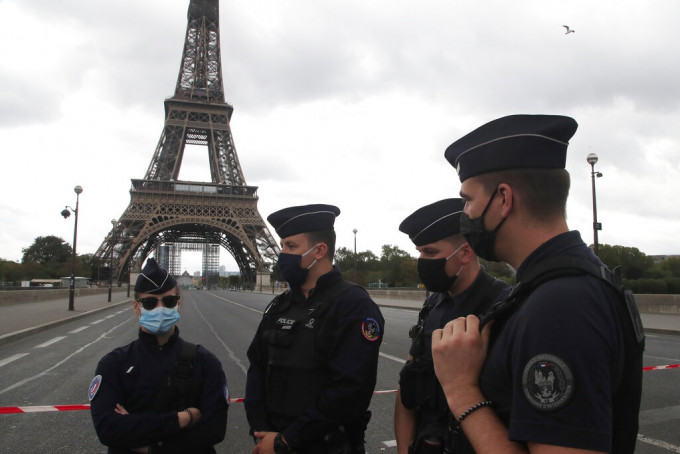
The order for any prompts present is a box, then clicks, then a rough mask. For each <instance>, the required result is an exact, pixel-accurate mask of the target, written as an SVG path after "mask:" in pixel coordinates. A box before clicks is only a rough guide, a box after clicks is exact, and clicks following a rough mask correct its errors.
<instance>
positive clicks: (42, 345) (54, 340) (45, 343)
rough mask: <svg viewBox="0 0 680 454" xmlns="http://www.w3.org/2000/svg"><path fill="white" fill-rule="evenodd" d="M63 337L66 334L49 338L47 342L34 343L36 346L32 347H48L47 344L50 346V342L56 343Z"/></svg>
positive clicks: (64, 337)
mask: <svg viewBox="0 0 680 454" xmlns="http://www.w3.org/2000/svg"><path fill="white" fill-rule="evenodd" d="M64 339H66V336H59V337H55V338H54V339H50V340H48V341H47V342H44V343H42V344H40V345H36V346H35V347H33V348H45V347H48V346H50V345H52V344H56V343H57V342H59V341H60V340H64Z"/></svg>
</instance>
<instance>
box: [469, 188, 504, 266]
mask: <svg viewBox="0 0 680 454" xmlns="http://www.w3.org/2000/svg"><path fill="white" fill-rule="evenodd" d="M497 192H498V188H496V189H494V191H493V194H491V198H490V199H489V202H488V203H487V204H486V207H485V208H484V211H482V215H481V216H479V217H477V218H474V219H470V217H469V216H468V215H467V214H465V213H461V214H460V233H461V235H463V236H464V237H465V239H466V240H467V242H468V243H470V247H472V250H473V251H475V254H477V256H478V257H481V258H483V259H484V260H489V261H491V262H499V261H500V260H499V259H498V257H496V253H495V252H494V248H495V246H496V232H498V229H500V228H501V226H502V225H503V223H504V222H505V219H506V218H503V219H502V220H501V222H499V223H498V225H497V226H496V228H495V229H493V230H487V229H486V227H484V215H485V214H486V211H487V210H488V209H489V207H490V206H491V201H492V200H493V198H494V197H495V196H496V193H497Z"/></svg>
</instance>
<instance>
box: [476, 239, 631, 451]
mask: <svg viewBox="0 0 680 454" xmlns="http://www.w3.org/2000/svg"><path fill="white" fill-rule="evenodd" d="M564 255H569V256H579V257H584V258H586V259H588V260H590V261H592V262H594V263H596V264H598V265H600V264H601V262H600V261H599V260H598V259H597V257H595V256H594V254H593V253H592V251H591V250H590V249H589V248H588V247H587V246H586V245H585V243H584V242H583V241H582V240H581V237H580V235H579V233H578V232H576V231H572V232H567V233H563V234H561V235H559V236H557V237H554V238H552V239H551V240H549V241H548V242H546V243H544V244H543V245H541V246H540V247H539V248H538V249H536V250H535V251H534V252H533V253H532V254H531V255H530V256H529V257H528V258H527V259H526V260H525V261H524V263H522V266H521V267H520V269H519V270H518V271H517V279H518V281H521V280H522V278H523V276H524V275H526V274H527V273H529V272H531V269H532V267H533V266H535V265H536V264H538V263H539V262H540V261H541V260H542V259H545V258H547V257H552V256H564ZM614 304H616V301H615V300H614V299H613V296H612V294H611V292H609V291H608V289H607V288H606V287H605V285H603V283H602V282H601V281H600V280H599V279H597V278H596V277H594V276H588V275H583V276H572V277H563V278H556V279H551V280H549V281H547V282H545V283H543V284H542V285H540V286H539V287H538V288H537V289H536V290H535V291H533V292H532V293H531V294H530V295H529V296H528V297H527V298H526V300H525V301H524V302H523V303H522V305H521V306H520V307H519V308H518V309H517V311H516V312H515V313H514V314H513V315H511V316H510V318H509V319H508V320H507V321H506V322H505V325H504V326H503V327H502V329H500V330H499V332H498V331H495V330H496V328H501V327H500V326H499V327H495V326H494V331H495V332H496V333H498V334H497V338H496V339H495V340H494V342H493V345H492V348H491V349H490V351H489V353H488V357H487V358H488V359H487V362H486V364H485V366H484V370H483V372H482V375H481V378H480V387H481V389H482V392H483V393H484V396H486V397H487V398H488V399H489V400H491V401H492V402H493V403H494V409H495V410H496V412H497V414H498V415H499V417H500V418H501V420H503V421H504V422H505V423H506V424H507V426H508V429H509V436H510V438H511V439H512V440H518V441H533V442H538V443H546V444H554V445H561V446H570V447H573V448H580V449H591V450H595V451H603V452H617V453H618V452H622V451H620V450H612V440H613V436H612V434H613V433H614V430H615V429H616V428H615V427H614V422H615V421H616V419H618V416H617V418H612V416H613V415H615V414H617V412H616V408H617V405H618V404H619V403H618V402H616V401H615V400H614V393H615V387H616V383H617V380H618V377H617V374H619V373H620V372H621V371H620V370H619V369H618V368H619V367H620V366H619V364H620V363H621V362H622V361H624V358H623V357H622V354H623V348H621V346H622V345H623V342H624V339H623V331H622V329H621V326H620V325H619V323H618V320H617V315H616V311H615V310H614ZM494 335H496V334H494ZM626 373H631V374H639V373H641V369H640V370H629V371H626ZM627 398H629V399H635V398H636V396H628V397H627ZM637 398H638V399H639V396H637ZM619 415H620V416H621V418H625V417H626V415H621V414H620V413H619ZM575 434H578V436H576V435H575ZM627 436H632V437H635V436H636V433H633V434H627Z"/></svg>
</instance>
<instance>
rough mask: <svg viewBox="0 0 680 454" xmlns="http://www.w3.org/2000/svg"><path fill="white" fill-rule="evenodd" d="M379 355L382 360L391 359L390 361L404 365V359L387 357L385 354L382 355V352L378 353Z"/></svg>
mask: <svg viewBox="0 0 680 454" xmlns="http://www.w3.org/2000/svg"><path fill="white" fill-rule="evenodd" d="M379 354H380V356H382V357H383V358H387V359H391V360H392V361H396V362H398V363H401V364H404V363H405V362H406V360H405V359H404V358H399V357H397V356H392V355H388V354H387V353H383V352H380V353H379Z"/></svg>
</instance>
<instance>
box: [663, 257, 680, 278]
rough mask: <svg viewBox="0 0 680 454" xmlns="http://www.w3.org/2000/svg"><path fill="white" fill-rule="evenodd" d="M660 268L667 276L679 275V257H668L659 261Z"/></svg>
mask: <svg viewBox="0 0 680 454" xmlns="http://www.w3.org/2000/svg"><path fill="white" fill-rule="evenodd" d="M659 268H661V269H662V270H663V271H664V273H665V274H666V275H667V276H671V277H680V257H670V258H667V259H666V260H664V261H662V262H661V263H659Z"/></svg>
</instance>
